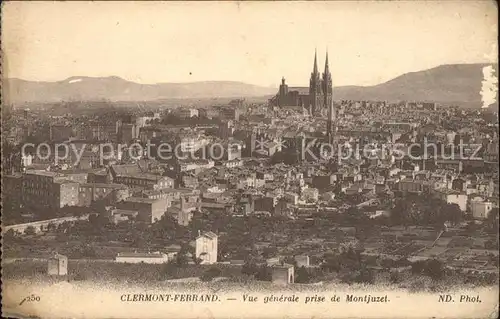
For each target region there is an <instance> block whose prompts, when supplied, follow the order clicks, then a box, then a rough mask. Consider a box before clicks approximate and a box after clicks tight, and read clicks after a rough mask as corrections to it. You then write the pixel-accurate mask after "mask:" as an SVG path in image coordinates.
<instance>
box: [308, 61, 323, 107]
mask: <svg viewBox="0 0 500 319" xmlns="http://www.w3.org/2000/svg"><path fill="white" fill-rule="evenodd" d="M322 91H323V88H322V84H321V78H320V74H319V72H318V59H317V54H316V51H314V66H313V71H312V73H311V79H310V81H309V102H310V103H311V112H312V113H313V114H315V113H316V112H318V111H319V110H320V108H321V104H322V103H323V101H322Z"/></svg>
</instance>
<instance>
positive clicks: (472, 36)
mask: <svg viewBox="0 0 500 319" xmlns="http://www.w3.org/2000/svg"><path fill="white" fill-rule="evenodd" d="M2 11H3V12H2V49H3V52H4V61H3V63H2V64H3V74H4V76H7V77H16V78H22V79H25V80H36V81H59V80H64V79H66V78H68V77H71V76H119V77H122V78H124V79H127V80H130V81H135V82H138V83H159V82H193V81H210V80H224V81H242V82H246V83H251V84H257V85H262V86H277V85H279V82H280V80H281V77H282V76H284V77H285V78H286V81H287V83H288V84H289V85H291V86H307V85H308V81H309V76H310V72H311V70H312V65H313V57H314V51H315V49H317V52H318V62H319V67H320V69H321V70H322V69H323V66H324V60H325V52H326V50H328V52H329V63H330V70H331V72H332V77H333V84H334V86H338V85H375V84H379V83H382V82H385V81H387V80H390V79H392V78H394V77H396V76H399V75H401V74H403V73H406V72H413V71H420V70H424V69H428V68H432V67H435V66H438V65H441V64H451V63H484V62H488V63H489V62H493V63H496V62H497V55H496V52H497V20H498V16H497V9H496V4H495V2H493V1H473V0H465V1H458V2H456V1H432V2H427V1H409V2H403V1H397V2H394V1H377V2H375V1H374V2H371V1H365V2H354V1H346V2H344V1H333V2H312V3H311V2H309V3H306V2H245V3H243V2H204V3H201V2H196V3H187V2H84V1H77V2H20V1H17V2H9V3H4V4H3V8H2Z"/></svg>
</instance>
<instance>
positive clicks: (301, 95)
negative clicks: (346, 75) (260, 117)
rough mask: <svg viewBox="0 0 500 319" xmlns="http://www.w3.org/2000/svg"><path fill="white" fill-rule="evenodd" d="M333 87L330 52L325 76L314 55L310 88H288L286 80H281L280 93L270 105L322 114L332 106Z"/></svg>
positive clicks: (326, 61)
mask: <svg viewBox="0 0 500 319" xmlns="http://www.w3.org/2000/svg"><path fill="white" fill-rule="evenodd" d="M332 98H333V85H332V75H331V73H330V69H329V66H328V52H327V53H326V60H325V69H324V71H323V74H320V72H319V71H318V60H317V56H316V52H315V53H314V65H313V71H312V72H311V78H310V80H309V87H288V85H287V84H286V83H285V79H284V78H282V79H281V85H280V88H279V91H278V93H277V94H276V95H275V96H274V97H273V98H272V99H271V100H270V103H271V104H272V105H274V106H279V107H298V106H301V107H303V108H304V109H306V110H307V111H308V112H309V113H310V114H311V115H316V114H320V113H321V112H322V111H323V110H328V108H329V107H330V105H332Z"/></svg>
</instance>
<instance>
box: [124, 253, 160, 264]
mask: <svg viewBox="0 0 500 319" xmlns="http://www.w3.org/2000/svg"><path fill="white" fill-rule="evenodd" d="M115 261H116V262H117V263H128V264H139V263H145V264H163V263H166V262H168V255H166V254H162V253H159V252H155V253H138V252H123V253H118V255H117V256H116V257H115Z"/></svg>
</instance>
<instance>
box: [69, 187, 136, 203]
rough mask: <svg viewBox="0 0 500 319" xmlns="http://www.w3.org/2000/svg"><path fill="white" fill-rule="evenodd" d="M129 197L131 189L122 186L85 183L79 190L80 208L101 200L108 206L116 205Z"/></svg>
mask: <svg viewBox="0 0 500 319" xmlns="http://www.w3.org/2000/svg"><path fill="white" fill-rule="evenodd" d="M129 196H130V192H129V188H128V187H127V186H125V185H122V184H108V183H84V184H80V185H79V188H78V206H87V207H88V206H90V205H92V203H93V202H95V201H101V200H102V201H104V202H105V203H106V204H108V205H114V204H115V203H117V202H120V201H122V200H125V199H127V198H128V197H129Z"/></svg>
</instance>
